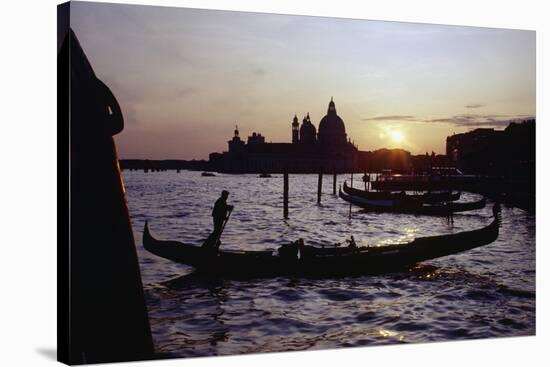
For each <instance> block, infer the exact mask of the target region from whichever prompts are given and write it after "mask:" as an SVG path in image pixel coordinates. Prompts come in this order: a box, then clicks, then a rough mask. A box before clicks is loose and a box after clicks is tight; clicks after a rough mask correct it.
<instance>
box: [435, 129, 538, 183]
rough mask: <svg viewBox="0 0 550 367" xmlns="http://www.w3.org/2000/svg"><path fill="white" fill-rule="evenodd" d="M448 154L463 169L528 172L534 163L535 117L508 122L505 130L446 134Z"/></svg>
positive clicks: (502, 172) (500, 172)
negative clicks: (447, 135)
mask: <svg viewBox="0 0 550 367" xmlns="http://www.w3.org/2000/svg"><path fill="white" fill-rule="evenodd" d="M446 150H447V157H448V159H449V160H450V161H451V162H452V164H453V165H455V166H457V167H459V168H461V169H462V170H464V171H467V172H472V173H482V174H490V175H492V174H498V175H523V176H525V175H530V174H531V172H533V173H534V165H535V120H534V119H530V120H525V121H522V122H511V123H510V124H509V125H508V126H507V127H506V129H504V130H495V129H475V130H472V131H469V132H467V133H463V134H455V135H452V136H449V137H447V149H446Z"/></svg>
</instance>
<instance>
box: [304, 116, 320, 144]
mask: <svg viewBox="0 0 550 367" xmlns="http://www.w3.org/2000/svg"><path fill="white" fill-rule="evenodd" d="M308 116H309V115H308ZM316 136H317V129H315V126H314V125H313V124H312V123H311V121H310V120H309V119H308V117H304V119H303V121H302V127H300V142H301V143H313V142H315V141H316V140H317V139H316Z"/></svg>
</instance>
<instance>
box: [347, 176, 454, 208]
mask: <svg viewBox="0 0 550 367" xmlns="http://www.w3.org/2000/svg"><path fill="white" fill-rule="evenodd" d="M342 190H343V191H344V192H345V193H346V194H349V195H353V196H358V197H362V198H365V199H371V200H392V201H394V200H398V201H399V200H411V199H412V200H418V201H420V202H422V203H425V204H436V203H441V202H446V201H457V200H459V199H460V195H461V193H460V192H452V191H436V192H425V193H422V194H404V193H401V192H399V193H395V192H391V191H365V190H361V189H356V188H353V187H349V186H348V184H347V182H345V181H344V185H343V187H342Z"/></svg>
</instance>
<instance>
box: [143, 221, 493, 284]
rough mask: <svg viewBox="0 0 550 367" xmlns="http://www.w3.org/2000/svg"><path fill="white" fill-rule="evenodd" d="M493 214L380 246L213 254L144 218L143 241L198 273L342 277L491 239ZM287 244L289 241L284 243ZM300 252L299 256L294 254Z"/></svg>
mask: <svg viewBox="0 0 550 367" xmlns="http://www.w3.org/2000/svg"><path fill="white" fill-rule="evenodd" d="M498 232H499V220H498V215H497V216H495V217H494V218H493V221H492V222H491V223H490V224H489V225H487V226H486V227H483V228H480V229H476V230H472V231H465V232H459V233H453V234H447V235H441V236H430V237H420V238H417V239H415V240H413V241H411V242H409V243H404V244H396V245H389V246H383V247H343V248H336V247H335V248H325V249H323V248H318V247H314V246H303V247H301V248H299V249H296V251H295V253H294V254H292V251H291V255H285V252H284V251H281V250H282V248H283V247H285V246H283V247H281V248H280V249H279V251H278V252H275V251H227V250H222V251H219V252H217V253H215V254H214V253H212V252H210V251H208V250H205V249H204V248H202V247H200V246H197V245H190V244H185V243H181V242H177V241H162V240H157V239H155V238H154V237H153V236H152V235H151V233H150V232H149V227H148V225H147V223H146V224H145V228H144V231H143V246H144V247H145V249H146V250H147V251H149V252H151V253H153V254H155V255H157V256H160V257H163V258H165V259H169V260H172V261H176V262H178V263H183V264H186V265H190V266H193V267H195V268H196V269H197V271H198V272H199V273H203V274H206V275H209V276H220V277H237V278H241V277H244V278H250V277H275V276H285V275H298V276H301V275H306V276H347V275H360V274H381V273H388V272H394V271H402V270H407V269H408V268H409V267H411V266H413V265H415V264H416V263H418V262H422V261H426V260H430V259H435V258H439V257H443V256H448V255H452V254H456V253H460V252H463V251H466V250H469V249H472V248H476V247H480V246H483V245H487V244H490V243H491V242H493V241H495V240H496V239H497V237H498ZM287 246H288V245H287ZM298 254H299V255H298Z"/></svg>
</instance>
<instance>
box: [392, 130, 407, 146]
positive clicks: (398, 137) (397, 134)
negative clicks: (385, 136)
mask: <svg viewBox="0 0 550 367" xmlns="http://www.w3.org/2000/svg"><path fill="white" fill-rule="evenodd" d="M390 136H391V138H392V140H393V141H394V142H396V143H401V142H402V141H403V139H404V136H403V133H402V132H401V131H392V132H391V133H390Z"/></svg>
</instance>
